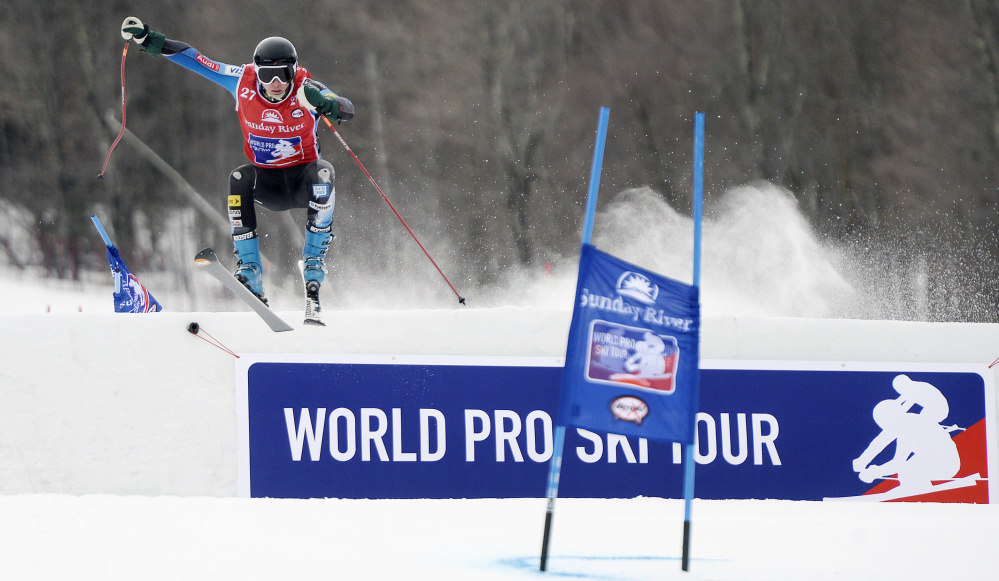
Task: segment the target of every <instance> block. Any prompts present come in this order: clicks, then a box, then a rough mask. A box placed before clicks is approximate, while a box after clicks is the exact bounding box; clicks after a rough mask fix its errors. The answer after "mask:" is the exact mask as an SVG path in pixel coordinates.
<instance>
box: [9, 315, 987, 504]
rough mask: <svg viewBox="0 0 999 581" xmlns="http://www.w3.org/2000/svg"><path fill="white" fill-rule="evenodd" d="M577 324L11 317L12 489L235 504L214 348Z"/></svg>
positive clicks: (557, 347) (227, 377)
mask: <svg viewBox="0 0 999 581" xmlns="http://www.w3.org/2000/svg"><path fill="white" fill-rule="evenodd" d="M284 315H285V316H286V319H287V320H289V321H294V320H296V318H297V316H298V315H297V314H296V313H284ZM570 316H571V313H570V311H568V310H560V309H542V308H516V307H504V308H495V309H453V310H412V311H340V312H336V311H334V312H330V313H328V314H327V320H328V324H329V326H328V327H326V328H317V327H301V326H299V328H298V329H297V330H295V331H293V332H287V333H273V332H271V331H270V330H269V329H268V328H267V327H266V326H265V325H264V324H263V323H262V322H261V321H260V320H259V319H258V318H257V317H256V316H255V315H254V314H252V313H157V314H151V315H120V314H111V313H108V314H84V313H73V314H44V315H9V316H0V328H2V330H3V331H2V334H0V353H2V365H0V402H2V403H0V493H4V494H17V493H31V492H33V493H69V494H119V495H121V494H137V495H179V496H195V495H199V496H235V495H237V419H236V395H235V381H236V379H235V377H236V364H235V362H236V358H235V357H234V356H233V355H231V354H229V353H227V352H225V351H223V350H222V349H219V348H216V347H214V346H212V345H211V344H209V342H208V341H206V340H204V339H209V338H210V337H213V338H214V339H216V340H217V341H218V342H220V343H222V344H223V345H225V346H226V347H228V348H229V349H231V350H233V351H235V352H236V353H296V354H309V353H319V354H373V355H416V356H420V355H468V356H536V357H563V356H564V354H565V342H566V337H567V335H568V328H569V319H570ZM191 322H197V323H199V325H200V327H201V332H200V333H199V334H198V335H197V336H196V335H193V334H191V333H190V332H189V331H188V326H189V324H190V323H191ZM701 356H702V358H704V359H726V360H774V361H822V362H838V361H857V362H919V363H965V364H974V365H981V366H988V365H989V364H990V363H991V362H992V361H993V360H995V359H996V357H997V356H999V325H987V324H958V323H917V322H885V321H857V320H841V319H800V318H749V317H732V316H715V317H705V318H704V320H703V326H702V347H701ZM997 370H999V365H997V366H996V367H995V368H994V370H993V371H997Z"/></svg>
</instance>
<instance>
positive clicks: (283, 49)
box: [253, 36, 298, 83]
mask: <svg viewBox="0 0 999 581" xmlns="http://www.w3.org/2000/svg"><path fill="white" fill-rule="evenodd" d="M253 64H254V66H255V67H256V69H257V78H258V79H260V82H261V83H267V82H270V80H271V79H273V78H274V77H277V78H279V79H281V81H283V82H285V83H288V82H290V81H291V79H294V78H295V69H296V65H298V53H297V52H295V46H294V45H293V44H291V42H289V41H288V39H286V38H281V37H280V36H271V37H269V38H265V39H263V40H261V41H260V44H258V45H257V48H256V49H255V50H254V51H253Z"/></svg>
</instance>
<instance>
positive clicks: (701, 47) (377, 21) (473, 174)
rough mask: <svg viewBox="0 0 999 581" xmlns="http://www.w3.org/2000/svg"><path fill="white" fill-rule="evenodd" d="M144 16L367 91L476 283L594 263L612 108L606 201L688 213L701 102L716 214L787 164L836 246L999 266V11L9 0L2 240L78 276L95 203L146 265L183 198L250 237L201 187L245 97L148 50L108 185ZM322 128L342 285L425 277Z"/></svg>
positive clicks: (183, 34) (980, 3) (154, 261)
mask: <svg viewBox="0 0 999 581" xmlns="http://www.w3.org/2000/svg"><path fill="white" fill-rule="evenodd" d="M128 15H135V16H138V17H139V18H141V19H143V21H144V22H146V23H148V24H149V25H150V26H151V27H152V28H153V29H154V30H157V31H160V32H163V33H164V34H165V35H166V36H167V37H168V38H174V39H178V40H183V41H185V42H188V43H189V44H191V45H192V46H194V47H196V48H198V49H199V50H200V51H201V52H203V53H204V54H205V55H207V56H208V57H210V58H212V59H215V60H218V61H222V62H226V63H230V64H242V63H245V62H249V60H250V58H251V55H252V51H253V48H254V46H255V45H256V43H257V42H258V41H259V40H260V39H262V38H264V37H266V36H272V35H279V36H285V37H287V38H289V39H290V40H291V41H292V42H293V43H294V44H295V45H296V47H297V48H298V52H299V56H300V61H301V64H302V65H304V66H306V67H307V68H309V70H310V71H311V73H312V75H313V76H314V77H315V78H317V79H319V80H321V81H323V82H324V83H326V84H327V85H329V86H330V87H331V88H332V89H333V90H334V91H336V92H338V93H340V94H342V95H344V96H346V97H348V98H350V99H351V100H352V101H353V102H354V104H355V107H356V109H357V116H356V118H355V119H354V120H352V121H350V122H349V123H344V124H342V125H341V126H340V127H338V130H339V131H340V132H341V134H342V135H343V136H344V138H345V139H346V140H347V141H348V143H349V144H350V146H351V148H352V149H353V150H354V152H355V153H356V154H357V155H358V157H359V158H360V159H361V160H362V161H363V162H364V164H365V166H366V167H367V169H368V170H369V171H370V172H371V173H372V175H373V176H374V177H375V178H376V180H378V183H379V185H381V186H382V188H383V190H384V191H385V192H386V194H387V195H388V196H389V197H390V198H391V199H392V200H393V203H394V204H395V205H396V206H397V208H398V209H399V210H400V212H401V213H402V215H403V216H405V217H406V220H407V222H409V223H410V225H411V226H413V228H414V231H415V232H416V233H417V235H418V236H420V237H421V240H422V241H424V242H426V243H427V246H428V247H429V248H430V249H431V250H433V251H435V252H438V253H439V255H438V256H436V258H438V259H439V261H440V262H441V263H442V265H443V266H445V270H447V271H449V272H452V273H454V274H455V278H457V279H458V280H460V281H462V283H463V284H465V285H469V286H473V287H481V286H488V285H490V284H493V283H495V282H496V281H498V280H501V279H502V278H503V277H504V276H506V275H507V273H509V272H510V271H511V269H520V268H526V269H530V270H534V271H539V270H540V269H541V268H543V266H544V265H545V264H550V263H558V262H559V261H561V260H567V259H572V260H574V258H573V256H574V253H575V252H576V251H577V247H578V241H579V235H578V232H579V229H580V226H581V221H582V217H583V216H582V214H583V208H584V205H585V191H586V182H587V180H588V174H589V163H590V160H591V156H592V147H593V133H594V129H595V126H596V120H597V114H598V110H599V108H600V107H602V106H606V107H609V108H610V109H611V124H610V129H609V139H608V142H607V150H606V157H605V162H604V174H603V179H602V184H601V185H602V191H603V192H605V193H607V194H606V195H604V196H603V200H607V199H609V198H610V197H611V196H612V195H613V193H614V192H618V191H622V190H624V189H627V188H630V187H636V186H646V185H647V186H651V187H652V188H653V189H654V190H655V191H656V192H658V193H659V194H660V195H661V196H662V198H663V199H664V200H665V201H666V202H667V203H669V204H670V205H671V206H672V207H674V208H675V209H677V210H678V211H681V212H685V211H689V209H690V205H691V165H692V133H693V130H692V124H693V122H692V119H693V115H694V112H695V111H703V112H705V113H706V116H707V124H706V159H705V186H706V204H707V208H708V211H709V212H710V208H711V203H712V199H713V198H716V197H718V196H719V195H720V194H721V193H722V192H724V191H726V190H728V189H730V188H732V187H735V186H739V185H743V184H747V183H752V182H754V181H756V180H765V181H768V182H772V183H774V184H778V185H780V186H782V187H785V188H787V190H789V191H790V192H791V193H792V194H793V195H794V196H795V198H796V199H797V201H798V205H799V207H800V208H801V211H802V212H803V213H804V214H805V215H806V216H807V217H808V218H809V220H810V221H811V223H812V224H813V226H814V227H815V228H816V229H817V230H818V231H819V232H821V233H823V234H824V235H827V236H829V237H831V238H834V239H837V240H846V241H851V243H853V244H857V245H860V246H863V245H865V244H878V243H884V241H885V240H892V239H896V240H906V241H910V242H908V243H907V245H908V246H911V247H912V248H913V249H912V252H913V253H916V252H924V253H925V252H930V253H933V252H941V251H940V249H941V248H948V249H950V248H962V249H965V250H966V251H967V253H969V254H968V256H973V258H968V260H973V261H974V263H975V265H976V268H979V269H984V270H987V271H988V272H992V269H993V268H994V267H993V266H992V265H993V263H995V262H996V258H997V256H999V242H997V240H996V238H995V235H994V231H995V225H996V223H997V207H996V204H995V198H996V193H997V185H996V180H997V179H999V176H997V161H999V74H997V66H999V64H997V63H999V0H960V1H955V2H940V1H938V0H913V1H910V2H905V3H898V2H887V1H884V0H842V1H840V2H795V1H792V0H725V1H717V2H703V1H697V0H671V1H664V0H628V1H627V2H625V1H605V0H503V1H501V2H481V3H478V2H464V3H461V2H459V3H455V2H451V1H445V0H407V1H403V2H400V1H397V0H369V1H367V2H350V1H347V0H288V1H287V2H281V3H273V2H264V1H261V0H246V1H240V2H235V1H228V0H226V1H223V0H218V1H207V2H199V3H190V2H183V1H177V0H174V1H169V0H166V1H157V2H150V1H137V2H121V1H112V2H95V1H90V0H75V1H73V2H70V1H68V0H50V1H48V2H45V3H37V2H30V1H28V0H8V1H7V2H5V3H4V5H3V6H2V7H0V29H2V32H3V34H0V54H3V55H5V59H4V64H3V65H2V67H3V76H4V83H0V104H2V107H0V123H2V131H0V168H2V173H0V204H2V205H0V211H2V212H3V213H5V214H6V220H7V221H8V223H10V224H12V227H11V228H9V229H8V231H6V232H0V243H2V244H3V246H4V248H5V250H6V252H7V262H8V263H9V264H11V265H14V266H22V267H27V266H39V265H40V266H43V267H44V268H45V269H46V271H47V272H48V273H49V275H50V276H54V277H60V278H74V277H78V276H80V272H81V271H82V270H88V269H98V268H103V266H101V264H100V261H101V260H102V259H103V258H102V256H103V255H102V254H101V252H99V245H98V244H97V242H98V241H97V240H94V236H93V232H92V231H91V229H92V226H91V224H90V221H89V219H88V217H89V216H90V215H91V214H93V213H98V214H101V215H102V218H104V219H105V221H106V223H109V224H110V228H109V229H110V230H112V231H113V233H114V237H115V241H116V243H117V244H118V245H119V247H120V248H121V249H122V251H123V254H124V257H125V259H126V261H128V262H129V263H130V265H133V264H134V266H133V269H152V270H158V269H159V270H162V269H168V268H172V266H171V263H169V262H168V261H166V260H165V258H164V254H165V253H164V251H163V248H164V244H166V242H164V241H165V240H167V239H169V237H170V236H174V235H175V234H174V233H171V232H168V229H167V225H168V224H169V223H171V221H176V219H177V216H178V213H183V212H188V213H190V212H192V211H193V212H194V215H195V216H196V217H195V218H193V219H194V220H196V223H197V226H196V227H195V228H193V229H192V232H193V235H194V236H197V237H198V238H199V239H198V243H199V244H200V245H213V246H215V247H216V248H228V233H227V231H226V229H225V228H224V227H223V226H221V225H220V223H219V221H218V219H219V215H221V214H219V215H214V216H213V215H211V214H212V212H211V210H210V209H208V210H206V209H204V208H203V204H201V205H199V204H194V203H192V196H202V197H203V198H204V201H206V202H207V203H208V205H209V206H211V205H214V207H215V208H217V211H218V212H219V213H222V212H224V206H225V188H226V179H227V176H228V172H229V171H230V170H232V169H233V168H235V167H237V166H238V165H240V164H242V163H244V160H243V157H242V147H241V141H240V140H241V136H240V133H239V127H238V124H237V122H236V116H235V112H234V111H233V108H234V103H233V101H232V98H231V96H229V95H228V94H227V93H226V91H224V90H222V89H221V88H219V87H217V86H215V85H214V84H212V83H210V82H207V81H205V80H204V79H202V78H200V77H198V76H196V75H193V74H191V73H189V72H188V71H186V70H183V69H181V68H180V67H177V66H175V65H173V64H171V63H168V62H166V59H163V58H159V59H153V58H150V57H148V55H145V54H141V53H140V51H139V49H138V47H137V46H135V45H134V44H133V45H132V46H131V47H130V48H129V50H128V56H127V59H126V63H125V95H126V102H127V117H126V126H127V128H128V132H129V138H128V139H126V140H124V141H123V143H122V144H119V146H118V148H117V149H116V150H115V152H114V155H113V156H112V159H111V163H110V167H109V171H108V173H107V175H106V177H105V179H103V180H100V181H98V180H97V179H96V175H97V173H98V172H99V171H100V168H101V165H102V164H103V161H104V156H105V154H106V153H107V151H108V148H109V147H110V145H111V142H112V141H113V140H114V138H115V136H116V135H117V132H118V131H117V129H118V125H116V123H120V120H121V110H120V102H121V79H120V73H121V68H120V65H121V61H120V59H121V55H122V48H123V46H124V44H125V43H124V41H123V40H122V39H121V37H120V35H119V32H118V31H119V26H120V23H121V21H122V19H123V18H124V17H125V16H128ZM321 141H322V147H323V156H324V157H325V158H327V159H330V160H331V161H332V162H333V163H334V165H335V166H336V169H337V182H336V189H337V194H338V195H337V203H336V217H335V219H334V227H335V229H336V234H337V241H336V242H335V243H334V244H335V251H334V254H333V256H334V257H335V260H336V262H337V267H338V268H339V269H340V270H339V271H338V276H344V277H354V276H362V275H363V273H365V272H381V273H390V274H398V275H399V276H400V277H403V278H404V277H405V276H407V275H408V273H411V272H412V271H416V270H420V271H422V270H423V265H421V264H418V261H419V260H420V257H419V256H414V255H413V254H412V252H413V246H412V244H411V243H410V242H409V241H408V240H407V238H408V235H407V234H406V233H405V231H404V230H401V229H400V228H399V226H398V224H397V223H396V222H395V217H394V216H393V215H391V213H389V212H387V211H386V208H385V206H384V202H383V201H382V200H381V199H380V198H379V196H378V195H377V193H376V192H374V190H373V189H372V188H371V186H370V184H368V183H367V178H366V177H365V176H364V175H363V173H361V172H360V171H359V170H358V169H357V168H356V167H353V161H352V160H351V159H350V158H349V157H347V156H346V155H344V153H343V152H342V148H341V146H340V144H339V143H338V142H337V140H336V139H335V137H334V136H333V135H332V134H331V133H330V132H326V131H325V130H323V132H322V133H321ZM143 147H144V148H145V149H143ZM151 156H155V157H157V158H159V160H160V161H159V162H156V161H155V160H154V159H153V157H151ZM157 163H159V165H157ZM164 168H171V169H172V170H173V173H170V172H169V170H167V169H164ZM192 209H193V210H192ZM264 212H266V211H264ZM261 222H262V225H261V234H262V236H265V237H266V238H265V242H264V252H265V253H269V254H270V255H271V256H270V258H271V261H272V263H273V264H272V266H271V267H272V268H274V269H275V270H276V271H278V272H280V271H286V272H288V273H289V275H290V274H291V273H293V270H294V266H293V265H294V261H295V260H296V258H295V257H296V256H297V254H298V253H299V252H300V246H299V245H300V241H301V228H302V225H303V224H304V220H303V218H302V216H299V215H296V214H294V213H292V215H291V216H284V215H263V216H262V219H261ZM25 234H26V235H28V236H29V238H30V244H27V245H25V244H24V243H23V241H22V240H19V239H17V237H18V236H24V235H25ZM95 248H97V249H98V250H97V251H95ZM948 252H950V250H948ZM944 254H946V253H944ZM985 278H986V279H987V278H988V277H985ZM979 284H980V285H981V287H982V288H981V292H982V293H985V294H987V295H989V296H990V297H992V299H991V300H992V302H993V303H995V302H999V296H995V295H997V294H999V291H997V290H996V289H994V288H992V286H991V283H988V282H981V283H979Z"/></svg>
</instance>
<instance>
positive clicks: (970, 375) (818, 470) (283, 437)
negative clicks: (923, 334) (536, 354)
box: [236, 354, 996, 503]
mask: <svg viewBox="0 0 999 581" xmlns="http://www.w3.org/2000/svg"><path fill="white" fill-rule="evenodd" d="M701 367H702V370H701V393H700V402H701V405H700V411H698V413H697V414H696V441H695V450H696V456H695V460H696V461H697V463H698V464H699V466H698V481H697V487H696V490H695V493H696V496H697V497H698V498H704V499H749V498H759V499H763V498H776V499H788V500H828V501H836V500H841V499H849V500H869V501H885V500H903V501H930V502H975V503H987V502H990V501H991V500H992V499H994V498H996V491H995V489H994V485H993V484H992V483H991V481H990V480H989V472H990V471H991V467H992V466H994V465H995V462H996V450H995V418H994V410H995V400H994V386H993V381H992V373H991V371H990V370H988V369H986V368H985V367H984V366H976V365H954V364H927V363H898V364H890V363H867V362H861V363H858V362H837V363H829V362H780V361H707V360H702V361H701ZM562 373H563V368H562V362H561V361H560V360H558V359H555V358H511V357H432V356H431V357H427V356H421V357H415V356H413V357H403V356H342V357H334V356H323V355H301V356H296V355H283V354H266V355H263V354H241V357H240V359H239V360H237V373H236V377H237V394H238V398H237V401H238V416H237V419H238V424H239V426H238V427H239V436H240V440H239V450H240V457H239V470H240V472H239V487H240V494H241V495H243V496H254V497H283V498H322V497H337V498H517V497H535V498H543V497H544V495H545V485H546V478H547V472H548V466H547V463H548V461H549V460H550V459H551V455H552V453H553V443H552V440H553V428H554V420H553V419H554V418H555V417H556V410H557V408H558V401H559V386H560V383H561V380H562ZM621 425H624V426H630V425H632V423H631V422H628V421H627V420H621ZM685 449H686V447H685V446H682V445H680V444H677V443H668V442H659V441H655V440H650V439H647V438H636V437H634V436H630V435H623V434H620V433H618V432H615V431H611V432H600V431H596V430H588V429H585V428H569V429H567V430H566V441H565V453H564V457H563V466H562V473H561V483H560V488H559V496H560V497H563V498H566V497H593V498H628V497H635V496H652V497H664V498H680V497H682V477H683V474H682V473H683V466H682V462H683V458H682V454H683V453H685Z"/></svg>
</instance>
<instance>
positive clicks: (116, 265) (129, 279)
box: [107, 246, 163, 313]
mask: <svg viewBox="0 0 999 581" xmlns="http://www.w3.org/2000/svg"><path fill="white" fill-rule="evenodd" d="M107 249H108V262H109V263H110V265H111V274H112V275H113V276H114V311H115V312H116V313H155V312H158V311H162V310H163V307H161V306H160V304H159V303H158V302H156V299H155V298H153V295H152V294H150V293H149V291H148V290H146V287H144V286H142V283H140V282H139V279H137V278H135V275H133V274H132V273H131V272H129V271H128V267H127V266H125V261H123V260H122V259H121V255H120V254H119V253H118V249H117V248H115V247H114V246H108V247H107Z"/></svg>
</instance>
